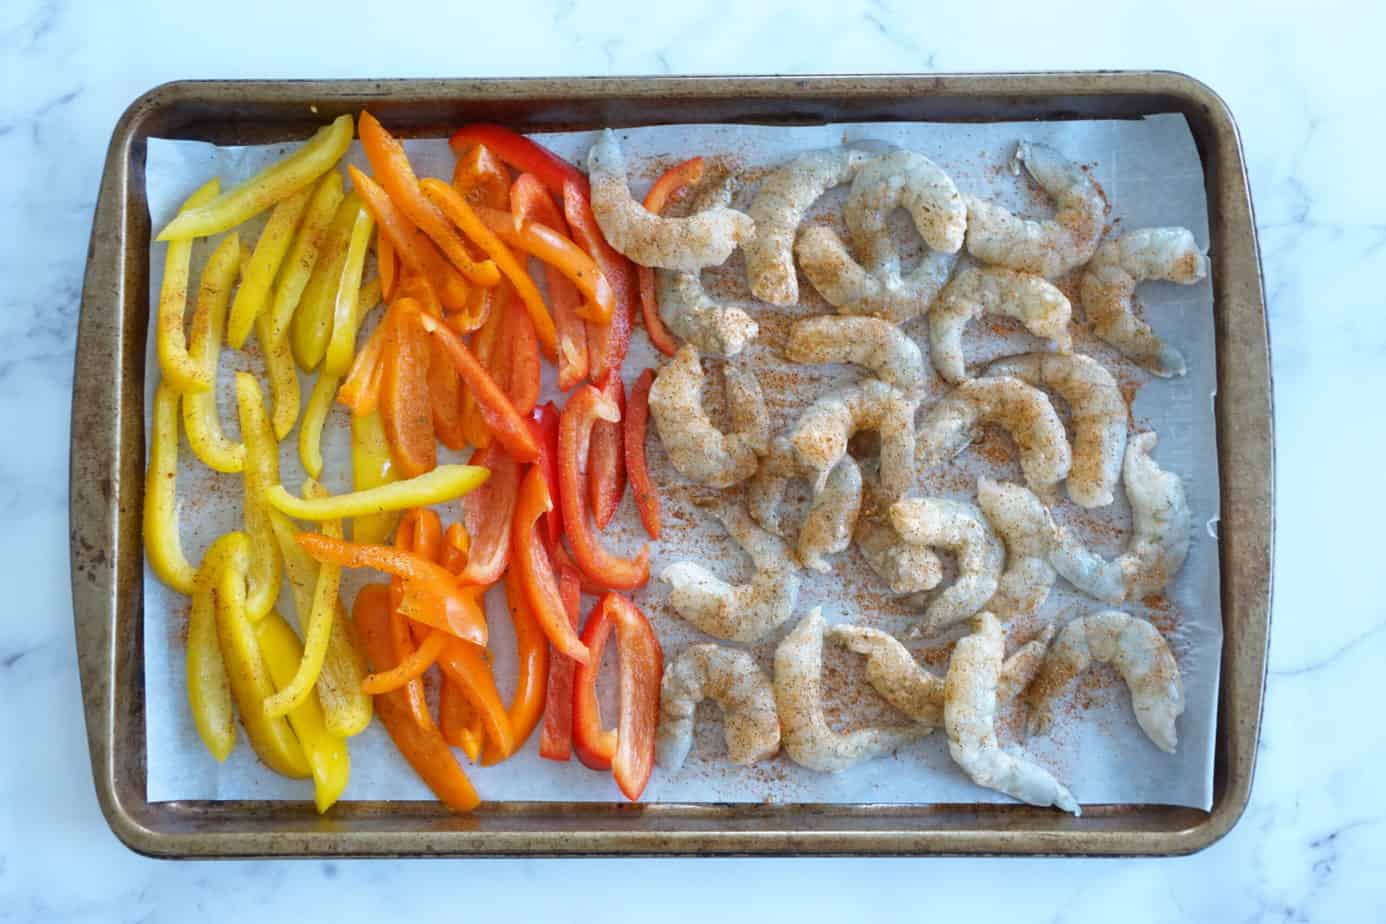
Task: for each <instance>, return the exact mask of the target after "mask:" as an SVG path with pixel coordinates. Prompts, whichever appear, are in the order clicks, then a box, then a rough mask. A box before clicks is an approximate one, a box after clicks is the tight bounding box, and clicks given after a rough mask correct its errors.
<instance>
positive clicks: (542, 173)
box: [448, 122, 588, 196]
mask: <svg viewBox="0 0 1386 924" xmlns="http://www.w3.org/2000/svg"><path fill="white" fill-rule="evenodd" d="M478 144H480V145H485V146H486V147H487V148H488V149H489V150H490V151H491V153H493V154H495V155H496V156H497V157H499V158H500V159H501V160H503V161H504V162H505V163H507V164H509V165H510V167H512V168H513V169H515V170H518V171H519V172H521V173H532V174H534V175H535V176H537V177H538V178H539V180H540V182H542V183H543V184H544V185H545V186H547V187H548V188H549V189H550V190H551V191H552V192H553V194H554V195H556V196H561V195H562V194H563V184H564V183H569V182H571V183H575V184H577V186H578V189H580V190H581V191H582V193H583V195H586V194H587V189H588V185H587V177H585V176H583V175H582V174H581V173H580V172H578V169H577V168H576V167H574V166H573V165H572V164H570V163H568V162H567V161H566V160H564V159H563V158H561V157H559V156H558V155H557V154H555V153H553V152H552V151H550V150H549V149H548V148H546V147H544V146H542V145H540V144H538V143H537V142H534V141H531V140H530V139H529V138H526V137H525V136H524V135H521V134H520V133H519V132H516V131H514V130H513V129H509V128H506V127H505V126H503V125H494V124H490V123H486V122H476V123H472V124H470V125H464V126H462V127H461V128H459V129H458V130H457V131H455V132H453V133H452V137H450V138H449V139H448V145H449V146H451V147H452V149H453V151H454V152H456V153H457V154H458V155H459V156H460V155H463V154H465V153H466V152H467V150H468V149H469V148H471V147H472V146H473V145H478Z"/></svg>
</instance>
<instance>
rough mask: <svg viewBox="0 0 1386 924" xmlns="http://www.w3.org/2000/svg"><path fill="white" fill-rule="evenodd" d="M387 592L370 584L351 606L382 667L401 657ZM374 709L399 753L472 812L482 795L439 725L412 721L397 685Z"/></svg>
mask: <svg viewBox="0 0 1386 924" xmlns="http://www.w3.org/2000/svg"><path fill="white" fill-rule="evenodd" d="M389 596H390V595H389V592H388V591H387V590H386V589H385V587H384V586H382V585H380V584H367V585H366V586H365V587H363V588H361V592H360V593H358V594H357V595H356V604H355V606H354V607H353V609H352V613H353V617H354V619H355V622H356V628H357V631H358V633H359V634H360V636H361V644H362V646H363V647H364V648H365V649H366V656H367V657H368V658H369V659H370V662H371V666H372V667H374V668H375V669H376V670H378V671H384V670H389V669H390V668H392V667H394V666H395V664H396V663H397V661H398V659H397V658H396V657H395V654H394V650H393V646H392V645H391V642H390V629H389V623H390V608H389V607H390V603H389ZM375 711H376V714H377V715H379V716H380V721H381V723H382V724H383V725H384V726H385V730H386V731H388V732H389V733H390V738H391V739H392V740H393V741H394V742H395V747H396V748H397V749H398V750H399V752H400V754H401V755H403V756H404V759H405V760H407V761H408V762H409V765H410V766H411V767H413V768H414V772H415V773H417V774H418V775H419V776H420V777H421V778H422V779H423V781H424V782H425V783H427V784H428V788H429V789H431V790H433V794H434V795H436V796H437V797H438V798H439V799H440V800H442V802H443V804H444V805H446V806H447V807H448V808H450V809H452V810H453V811H456V812H469V811H471V810H472V809H474V808H476V807H477V805H478V804H479V803H480V801H481V800H480V797H478V796H477V794H476V790H475V789H474V788H473V787H472V784H471V781H470V780H468V779H467V775H466V774H465V773H463V772H462V767H461V766H460V765H459V764H458V763H457V758H455V757H454V756H453V754H452V749H451V748H450V747H449V746H448V743H447V742H446V741H444V740H443V737H442V735H440V734H439V733H438V730H437V729H436V728H425V727H422V726H420V725H419V723H418V722H416V721H414V718H413V716H412V714H411V713H410V710H409V704H408V701H407V697H406V695H405V694H404V692H403V691H401V690H393V691H391V692H389V693H382V694H381V695H379V696H377V697H376V698H375Z"/></svg>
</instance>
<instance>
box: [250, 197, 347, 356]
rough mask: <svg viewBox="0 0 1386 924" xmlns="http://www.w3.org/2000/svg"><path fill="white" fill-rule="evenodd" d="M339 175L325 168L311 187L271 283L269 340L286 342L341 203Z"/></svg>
mask: <svg viewBox="0 0 1386 924" xmlns="http://www.w3.org/2000/svg"><path fill="white" fill-rule="evenodd" d="M342 198H343V190H342V175H341V174H340V173H338V172H337V171H336V170H329V171H328V172H327V173H326V174H324V176H323V178H322V179H321V180H319V181H318V183H317V185H316V186H314V187H313V196H312V198H311V199H309V200H308V211H307V212H306V213H305V214H304V216H303V223H302V225H300V227H299V229H298V233H297V234H295V235H294V242H293V245H292V246H291V247H290V248H289V254H288V256H287V257H285V258H284V266H283V268H282V269H281V270H280V273H279V278H278V279H277V280H276V282H275V286H274V298H273V300H272V301H271V302H270V307H269V310H268V312H267V314H268V316H269V337H268V338H267V339H268V340H270V341H271V342H273V343H281V342H287V340H288V336H289V327H290V324H291V322H292V321H293V317H294V313H295V312H296V311H297V310H298V305H299V302H300V301H302V299H303V291H304V289H306V288H307V287H308V281H309V280H310V279H312V277H313V269H314V268H315V267H316V266H317V263H318V257H319V256H320V255H321V253H322V247H323V242H324V241H325V239H326V237H327V229H328V228H329V227H330V226H331V224H332V217H333V216H334V215H336V214H337V207H338V206H339V205H341V204H342Z"/></svg>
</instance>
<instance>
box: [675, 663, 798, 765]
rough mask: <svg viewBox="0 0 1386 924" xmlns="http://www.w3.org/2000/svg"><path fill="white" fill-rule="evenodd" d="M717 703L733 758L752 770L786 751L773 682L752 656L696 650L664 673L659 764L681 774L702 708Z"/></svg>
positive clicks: (736, 762) (728, 748) (733, 760)
mask: <svg viewBox="0 0 1386 924" xmlns="http://www.w3.org/2000/svg"><path fill="white" fill-rule="evenodd" d="M704 699H712V700H714V701H715V702H716V703H717V705H719V706H721V707H722V731H723V735H724V736H725V738H726V742H727V757H729V758H730V759H731V762H732V763H734V764H741V765H743V766H749V765H750V764H753V763H756V762H757V761H760V760H764V759H766V758H767V757H773V756H774V754H775V752H776V751H778V750H779V749H780V720H779V716H778V715H777V714H776V712H775V691H774V689H773V688H772V687H771V686H770V678H768V677H766V676H765V673H764V672H763V671H762V670H761V669H760V667H758V666H757V665H756V662H755V659H754V658H752V657H751V655H750V653H749V652H746V651H742V650H740V649H738V648H726V647H723V646H721V645H709V644H703V645H693V646H690V647H688V648H685V649H684V650H683V653H682V654H680V655H679V656H678V657H677V658H675V659H674V660H673V661H671V662H670V663H669V664H668V665H667V666H666V667H665V668H664V682H663V683H662V684H661V685H660V690H659V731H658V732H657V733H656V735H655V759H656V760H657V761H658V762H659V765H660V766H661V767H664V768H665V769H667V770H671V771H673V770H677V769H679V768H680V767H682V766H683V762H684V761H685V760H686V759H687V758H688V752H689V751H690V750H691V749H692V747H693V723H694V720H695V718H696V716H697V711H698V704H699V703H701V702H702V701H703V700H704Z"/></svg>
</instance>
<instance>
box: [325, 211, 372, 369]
mask: <svg viewBox="0 0 1386 924" xmlns="http://www.w3.org/2000/svg"><path fill="white" fill-rule="evenodd" d="M374 233H375V219H374V218H372V217H371V213H370V211H369V210H367V209H364V208H362V209H358V210H357V212H356V221H355V222H353V223H352V226H351V236H350V237H349V238H348V239H347V250H346V259H345V260H344V261H343V262H342V271H341V273H340V274H339V275H338V277H337V289H336V294H335V297H334V298H333V300H332V333H331V335H330V336H329V337H328V340H327V352H326V353H325V354H324V355H323V360H322V362H323V371H324V372H327V373H329V374H331V375H337V376H342V375H346V374H347V370H348V369H350V368H351V358H352V356H353V355H354V354H355V352H356V332H357V330H358V329H359V328H360V325H361V318H362V317H363V316H365V314H366V312H367V311H369V310H370V309H371V308H374V307H375V305H373V304H367V303H366V302H365V300H364V297H363V296H364V293H365V291H366V288H365V286H364V285H363V284H362V274H363V272H364V271H365V267H366V251H367V250H368V249H369V248H370V244H371V235H372V234H374ZM375 286H376V288H377V290H378V289H379V286H380V283H379V282H378V281H377V282H376V283H375Z"/></svg>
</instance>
